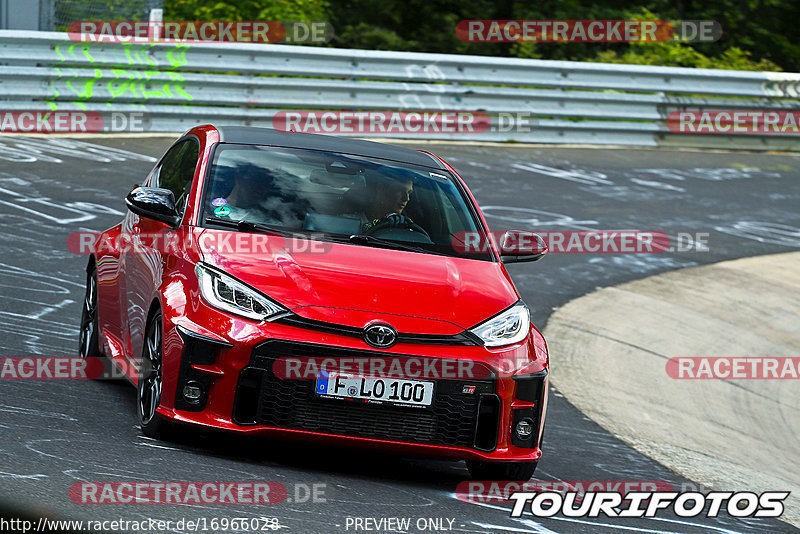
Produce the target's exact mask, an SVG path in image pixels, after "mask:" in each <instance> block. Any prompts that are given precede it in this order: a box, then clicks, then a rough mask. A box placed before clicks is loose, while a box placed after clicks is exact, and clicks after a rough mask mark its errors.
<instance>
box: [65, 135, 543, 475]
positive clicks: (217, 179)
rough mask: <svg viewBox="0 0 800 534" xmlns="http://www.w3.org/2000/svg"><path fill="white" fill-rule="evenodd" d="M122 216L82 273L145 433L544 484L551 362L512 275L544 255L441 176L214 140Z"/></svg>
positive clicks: (422, 168) (400, 160) (352, 153)
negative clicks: (375, 455) (447, 465)
mask: <svg viewBox="0 0 800 534" xmlns="http://www.w3.org/2000/svg"><path fill="white" fill-rule="evenodd" d="M126 204H127V206H128V210H129V211H128V213H127V214H126V215H125V218H124V219H123V221H122V222H121V223H120V224H118V225H116V226H114V227H113V228H110V229H108V230H106V231H105V232H103V233H102V234H100V239H99V241H98V243H99V244H100V246H98V247H97V248H96V249H95V250H96V252H95V253H94V254H92V255H91V257H90V260H89V264H88V266H87V284H86V299H85V304H84V309H83V316H82V321H81V336H80V338H81V343H80V351H81V355H82V356H84V357H99V356H102V355H105V356H107V357H108V358H109V359H110V360H111V361H113V362H114V363H115V364H116V366H117V367H119V368H120V369H122V370H123V372H124V373H125V375H126V376H127V377H128V378H129V380H130V381H131V382H132V383H133V384H135V385H136V390H137V402H136V406H137V410H138V417H139V422H140V424H141V427H142V430H143V432H144V433H145V434H146V435H148V436H151V437H159V436H161V435H163V433H164V431H165V430H166V429H167V428H169V427H172V426H174V425H176V424H191V425H198V426H204V427H213V428H217V429H222V430H227V431H235V432H247V433H257V434H263V435H269V436H274V437H275V438H279V437H280V438H292V439H306V440H314V441H318V442H325V443H339V444H350V445H352V446H362V447H374V448H384V449H390V450H393V451H396V452H398V453H403V454H424V455H435V456H445V457H451V458H459V459H464V460H466V461H467V465H468V467H469V469H470V472H471V474H472V476H473V477H476V478H484V479H490V478H506V479H507V478H511V479H517V480H522V479H525V480H527V479H528V478H530V477H531V475H532V474H533V472H534V469H535V467H536V462H537V461H538V460H539V458H540V456H541V450H540V443H541V438H542V430H543V426H544V419H545V411H546V405H547V391H548V377H547V373H548V354H547V347H546V344H545V342H544V339H543V338H542V336H541V334H540V333H539V331H538V330H537V329H536V328H535V327H534V326H533V325H532V324H531V322H530V314H529V311H528V308H527V307H526V305H525V304H524V303H523V302H522V301H521V300H520V296H519V294H518V293H517V291H516V289H515V287H514V284H513V283H512V282H511V278H510V277H509V275H508V273H507V272H506V269H505V267H504V262H506V263H508V262H511V261H532V260H535V259H538V258H540V257H541V256H542V254H543V250H541V249H537V248H533V249H530V250H526V249H524V248H522V247H506V246H505V243H506V242H507V241H508V242H518V241H519V238H520V236H521V235H523V234H521V233H515V232H507V233H505V234H503V235H502V237H501V239H495V238H493V237H491V236H490V234H489V230H488V226H487V224H486V221H485V219H484V217H483V215H482V214H481V212H480V210H479V209H478V206H477V204H476V202H475V199H474V198H473V197H472V195H471V193H470V192H469V190H468V189H467V186H466V184H465V183H464V182H463V180H462V179H461V178H460V177H459V175H458V174H457V173H456V172H455V170H453V169H452V168H451V167H450V166H449V165H448V164H447V163H445V162H444V161H443V160H441V159H440V158H438V157H436V156H434V155H432V154H429V153H425V152H418V151H413V150H409V149H406V148H400V147H395V146H390V145H384V144H380V143H371V142H366V141H357V140H350V139H342V138H335V137H327V136H319V135H306V134H296V133H282V132H276V131H273V130H268V129H259V128H239V127H220V128H218V127H214V126H208V125H206V126H199V127H196V128H194V129H192V130H190V131H189V132H187V133H186V135H184V136H183V137H181V138H180V139H179V140H178V141H177V142H175V144H173V145H172V147H171V148H170V149H169V150H168V151H167V152H166V154H165V155H164V156H163V157H162V158H161V160H160V161H159V162H158V164H157V165H156V167H155V168H154V169H153V171H152V172H151V173H150V175H149V176H148V177H147V178H146V180H145V182H144V184H143V185H142V186H141V187H136V188H134V189H133V191H131V193H130V194H129V195H128V197H127V198H126ZM123 238H124V239H123ZM119 242H125V243H127V244H128V245H129V246H126V247H119V246H102V244H103V243H105V244H108V243H119ZM466 243H471V244H475V243H481V244H482V246H473V247H469V246H465V244H466ZM498 243H499V244H500V245H498Z"/></svg>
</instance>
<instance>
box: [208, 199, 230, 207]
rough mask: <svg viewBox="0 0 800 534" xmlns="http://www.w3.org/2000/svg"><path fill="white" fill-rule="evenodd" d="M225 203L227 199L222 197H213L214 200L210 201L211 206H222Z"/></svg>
mask: <svg viewBox="0 0 800 534" xmlns="http://www.w3.org/2000/svg"><path fill="white" fill-rule="evenodd" d="M227 203H228V201H227V200H225V199H224V198H222V197H219V198H215V199H214V200H212V201H211V205H212V206H224V205H225V204H227Z"/></svg>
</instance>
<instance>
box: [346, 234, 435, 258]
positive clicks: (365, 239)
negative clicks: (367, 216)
mask: <svg viewBox="0 0 800 534" xmlns="http://www.w3.org/2000/svg"><path fill="white" fill-rule="evenodd" d="M348 240H349V241H350V242H351V243H361V244H364V245H371V246H374V247H384V248H393V249H395V250H407V251H408V252H423V253H425V254H437V255H439V256H446V255H447V254H442V253H441V252H437V251H435V250H428V249H426V248H422V247H415V246H413V245H406V244H404V243H400V242H399V241H392V240H390V239H381V238H380V237H374V236H371V235H366V234H354V235H351V236H350V238H349V239H348Z"/></svg>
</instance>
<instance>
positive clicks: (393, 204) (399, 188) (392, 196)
mask: <svg viewBox="0 0 800 534" xmlns="http://www.w3.org/2000/svg"><path fill="white" fill-rule="evenodd" d="M413 192H414V180H413V179H412V178H411V177H410V176H400V177H396V178H395V177H389V176H380V177H379V178H376V179H375V181H374V190H373V191H370V193H372V194H371V195H369V196H370V197H372V199H374V200H372V202H369V198H368V199H365V207H364V211H363V212H362V213H357V214H354V216H355V217H356V218H359V219H360V220H361V232H362V233H368V232H369V231H370V229H372V228H374V227H375V226H377V225H378V224H380V225H381V226H384V225H385V226H404V225H408V224H413V221H412V220H411V218H410V217H408V216H407V215H403V210H404V209H405V208H406V206H407V205H408V201H409V199H410V198H411V193H413Z"/></svg>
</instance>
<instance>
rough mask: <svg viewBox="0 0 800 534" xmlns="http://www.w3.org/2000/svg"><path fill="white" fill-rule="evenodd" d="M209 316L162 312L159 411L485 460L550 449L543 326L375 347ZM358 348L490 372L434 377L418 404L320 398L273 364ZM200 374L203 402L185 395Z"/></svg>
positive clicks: (218, 424)
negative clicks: (490, 340)
mask: <svg viewBox="0 0 800 534" xmlns="http://www.w3.org/2000/svg"><path fill="white" fill-rule="evenodd" d="M201 305H202V304H201ZM203 318H204V323H205V326H201V325H200V324H197V323H193V322H192V321H190V320H189V319H188V318H187V317H185V316H183V315H181V316H175V317H173V318H170V320H169V321H165V322H164V328H165V332H164V385H163V394H162V403H161V407H160V408H159V410H158V412H159V413H160V414H161V415H162V416H164V417H166V418H169V419H172V420H174V421H177V422H181V423H189V424H193V425H200V426H205V427H212V428H216V429H220V430H226V431H233V432H238V433H247V434H257V435H265V436H273V437H283V438H289V439H298V440H312V441H315V442H323V443H329V444H339V445H347V446H354V447H367V448H381V449H388V450H392V451H395V452H398V453H403V454H421V455H427V456H442V457H450V458H459V459H473V460H486V461H535V460H538V459H539V457H540V456H541V450H540V448H539V442H540V440H541V434H542V428H543V422H544V418H545V413H546V404H547V391H548V377H547V367H548V361H547V354H546V348H544V350H542V347H543V346H544V345H543V343H537V344H536V345H537V347H535V344H534V339H535V338H536V336H539V338H541V334H539V333H538V331H537V330H535V328H533V327H532V329H531V335H530V336H528V339H526V340H525V341H523V342H521V343H518V344H515V345H513V346H510V347H503V348H501V349H488V348H486V347H482V346H475V345H467V344H458V345H449V344H444V343H442V342H441V341H439V342H437V343H436V344H431V343H426V342H425V341H424V340H423V341H422V342H406V343H402V342H401V343H398V344H397V345H395V346H394V347H392V348H391V349H388V350H377V349H373V348H371V347H369V346H368V345H367V344H366V343H365V342H364V341H363V340H362V339H360V338H357V337H354V336H349V335H340V334H338V333H331V332H330V331H327V332H326V331H322V330H317V329H308V328H302V327H299V326H294V325H292V324H291V323H290V324H277V323H263V324H255V323H253V322H251V321H247V320H244V319H238V318H234V317H231V316H228V315H226V314H222V313H219V312H217V311H216V310H213V309H210V308H208V309H206V310H205V312H204V313H203ZM537 350H538V352H537ZM351 356H357V357H362V358H363V357H381V358H387V357H391V358H397V359H400V360H402V359H404V358H418V359H447V360H454V361H463V360H468V361H470V362H472V363H474V364H475V367H472V368H482V369H488V370H489V373H488V375H487V374H486V373H482V374H476V375H475V376H458V377H456V378H444V379H434V380H433V381H434V382H435V385H434V399H433V402H432V404H431V406H430V407H428V408H410V407H406V406H393V405H375V404H367V403H359V402H347V401H344V402H343V401H340V400H336V399H330V398H320V397H318V396H317V395H316V394H315V390H314V388H315V383H314V380H301V379H285V378H279V377H278V376H276V373H275V372H274V362H275V361H276V360H277V359H278V358H285V357H291V358H296V359H303V358H325V357H333V358H340V357H341V358H343V357H351ZM519 369H523V371H524V373H523V374H519V373H520V371H518V370H519ZM515 373H516V374H515ZM419 379H420V380H430V378H429V377H422V378H419ZM190 382H191V383H192V385H193V386H198V385H199V386H200V389H201V391H202V395H201V397H200V399H199V400H198V401H196V402H189V401H187V399H186V398H184V396H183V395H182V391H183V388H184V387H185V386H186V385H187V384H188V383H190ZM522 419H526V420H528V421H529V422H531V423H532V425H533V427H534V430H533V432H532V433H531V435H530V436H529V437H528V438H526V439H520V438H519V437H518V436H516V434H515V433H514V431H513V429H514V427H515V426H516V425H517V423H518V422H519V421H520V420H522Z"/></svg>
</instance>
